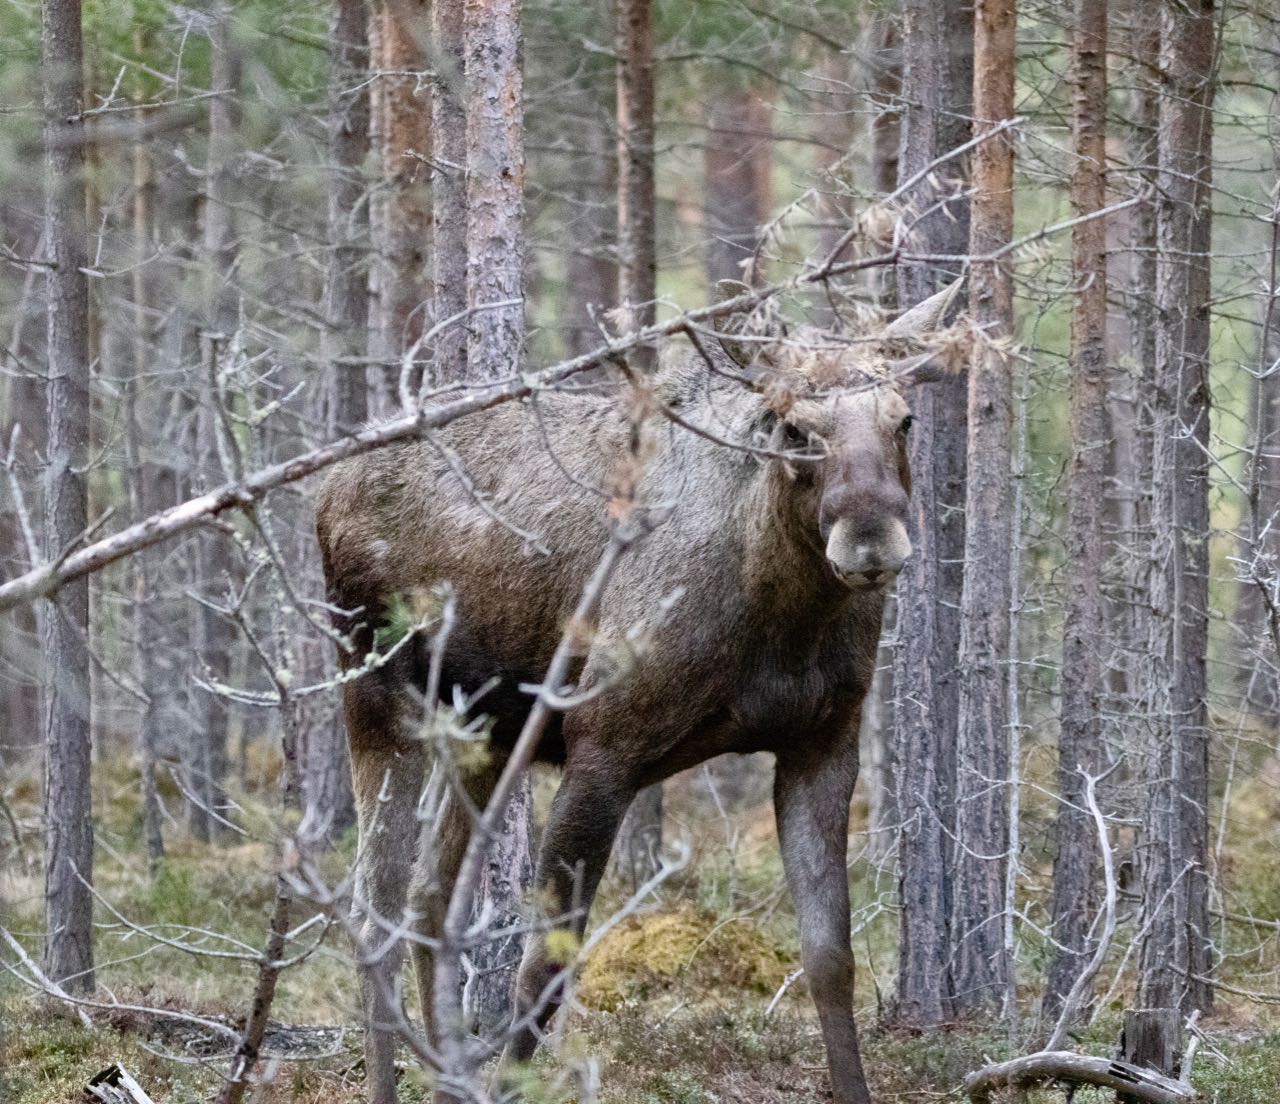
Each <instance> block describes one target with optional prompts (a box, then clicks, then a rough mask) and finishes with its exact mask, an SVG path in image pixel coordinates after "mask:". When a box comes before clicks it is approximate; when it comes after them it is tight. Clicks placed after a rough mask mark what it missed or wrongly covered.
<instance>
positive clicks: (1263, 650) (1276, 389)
mask: <svg viewBox="0 0 1280 1104" xmlns="http://www.w3.org/2000/svg"><path fill="white" fill-rule="evenodd" d="M1271 46H1272V49H1273V51H1276V53H1273V55H1272V56H1273V57H1280V26H1278V25H1276V24H1275V23H1273V24H1272V33H1271ZM1273 71H1274V70H1273ZM1272 83H1273V85H1274V84H1275V82H1274V80H1273V82H1272ZM1271 103H1272V110H1273V112H1274V111H1275V109H1276V107H1277V106H1280V91H1276V92H1273V93H1272V101H1271ZM1271 145H1272V171H1273V173H1277V174H1280V136H1277V135H1276V134H1275V132H1274V131H1273V132H1272V135H1271ZM1270 222H1271V233H1270V242H1269V243H1268V245H1269V250H1268V252H1269V256H1268V258H1267V261H1266V273H1267V277H1266V280H1265V281H1264V283H1263V291H1262V295H1261V297H1260V301H1259V304H1258V326H1259V330H1260V331H1261V332H1260V336H1259V341H1258V359H1257V363H1256V364H1255V368H1254V371H1255V373H1256V375H1255V379H1254V381H1253V387H1252V389H1251V392H1250V395H1249V427H1250V430H1251V436H1252V438H1253V440H1252V449H1251V454H1250V456H1249V464H1248V468H1247V480H1248V481H1247V488H1248V501H1247V507H1246V514H1245V517H1244V519H1243V521H1242V523H1241V526H1240V530H1241V533H1240V538H1241V539H1240V550H1239V553H1238V555H1239V557H1240V561H1241V565H1242V566H1241V567H1240V568H1239V569H1237V570H1238V574H1239V576H1240V580H1239V585H1238V587H1237V590H1236V608H1235V615H1234V617H1233V618H1232V630H1233V635H1234V650H1235V654H1236V657H1237V664H1238V676H1237V677H1238V680H1239V681H1238V685H1239V687H1240V692H1241V699H1242V700H1241V707H1242V708H1243V709H1247V710H1248V711H1249V712H1250V713H1252V714H1253V715H1254V716H1256V717H1258V718H1260V719H1261V720H1262V721H1263V723H1265V724H1267V725H1268V726H1271V727H1275V726H1276V725H1277V724H1278V723H1280V685H1278V684H1277V676H1276V668H1275V663H1276V660H1277V658H1278V657H1277V656H1276V654H1275V649H1274V646H1273V645H1272V643H1271V642H1270V631H1269V628H1268V619H1267V613H1268V611H1267V609H1266V603H1265V601H1264V600H1263V596H1262V593H1261V592H1260V589H1259V587H1260V586H1265V587H1267V588H1268V589H1270V590H1271V591H1272V593H1274V592H1275V588H1276V584H1277V577H1276V572H1277V570H1278V567H1280V534H1277V532H1276V529H1277V524H1278V523H1280V517H1278V516H1277V515H1278V514H1280V373H1276V372H1274V371H1272V370H1271V369H1272V365H1274V364H1276V363H1277V360H1278V359H1280V194H1276V193H1273V194H1272V207H1271V219H1270Z"/></svg>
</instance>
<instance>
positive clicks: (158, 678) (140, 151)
mask: <svg viewBox="0 0 1280 1104" xmlns="http://www.w3.org/2000/svg"><path fill="white" fill-rule="evenodd" d="M148 44H149V36H148V35H146V34H145V32H143V31H141V30H135V32H134V50H135V53H136V54H137V55H138V56H139V57H141V56H143V51H144V50H145V49H146V48H147V46H148ZM142 99H143V96H142V95H141V94H140V95H139V102H141V101H142ZM154 196H155V174H154V171H153V167H152V164H151V150H150V148H149V147H148V145H147V141H146V139H145V138H139V139H138V140H137V141H136V142H134V145H133V264H134V269H133V274H132V284H133V334H132V337H133V345H132V351H133V363H132V369H133V378H132V379H131V380H129V382H128V384H127V391H126V394H127V396H128V399H127V402H128V424H129V427H130V428H129V434H128V441H127V449H128V461H129V490H130V499H131V502H130V505H131V507H132V509H133V514H134V517H146V516H147V515H148V514H150V513H151V512H152V511H153V510H154V509H156V508H159V507H158V503H157V496H156V489H157V484H159V483H160V482H161V480H160V479H159V478H158V474H157V477H156V478H152V476H153V474H156V473H150V472H148V471H147V470H146V461H145V459H144V458H143V455H142V440H143V433H144V430H143V425H142V420H141V418H140V417H139V412H138V400H139V397H140V392H141V390H142V389H143V384H142V380H143V379H144V378H145V376H146V373H147V372H148V371H149V370H150V369H151V366H152V363H153V353H152V346H151V342H150V341H149V340H148V338H149V336H150V329H151V324H150V320H149V318H148V313H147V312H148V308H149V304H150V301H151V294H150V292H151V288H150V281H149V280H148V279H147V274H148V267H147V264H146V259H147V256H148V254H149V252H150V249H151V241H152V210H153V206H154V203H153V200H154ZM133 565H134V587H135V590H134V606H133V620H134V635H135V638H136V648H137V655H138V683H139V685H140V686H141V687H142V692H143V694H144V695H145V696H146V702H145V704H144V705H143V707H142V718H141V724H140V725H139V726H138V759H139V763H140V767H141V770H140V774H141V784H142V835H143V839H144V841H145V843H146V848H147V867H148V870H149V871H150V873H151V875H152V876H153V877H154V876H155V874H156V872H157V871H158V870H159V867H160V862H161V860H162V859H163V858H164V831H163V828H162V825H161V806H160V794H159V792H158V791H157V789H156V762H157V759H158V755H159V746H160V738H161V732H162V729H161V709H162V707H163V701H164V696H165V693H166V687H165V685H164V678H163V674H162V672H161V670H160V664H159V655H158V650H159V648H160V647H161V646H162V644H161V640H162V638H163V631H162V629H161V626H160V624H159V620H160V619H159V618H157V617H156V616H155V611H154V609H153V602H154V600H155V597H156V596H155V591H154V587H153V572H152V571H151V570H150V564H149V560H148V557H147V556H146V555H145V554H144V555H141V556H136V557H135V558H134V561H133Z"/></svg>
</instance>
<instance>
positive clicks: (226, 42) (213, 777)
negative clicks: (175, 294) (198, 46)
mask: <svg viewBox="0 0 1280 1104" xmlns="http://www.w3.org/2000/svg"><path fill="white" fill-rule="evenodd" d="M231 19H232V14H231V9H230V7H228V6H226V5H221V4H220V5H218V6H217V7H215V9H214V11H213V18H212V21H211V24H210V29H209V55H210V86H211V88H212V89H213V90H214V91H216V92H219V93H221V94H220V95H216V96H213V97H211V98H210V100H209V148H208V158H207V162H206V166H205V196H204V211H203V217H204V226H203V235H202V236H203V242H202V250H201V262H202V264H203V265H204V266H205V271H204V281H205V298H204V309H205V314H204V318H203V321H202V325H201V331H200V371H201V385H202V392H201V394H202V408H201V410H200V421H199V434H200V441H199V453H200V459H201V463H202V464H203V466H204V471H203V473H202V474H203V477H204V479H205V480H206V481H207V483H208V484H209V485H215V484H217V483H220V482H222V481H223V480H224V479H226V478H228V477H230V476H232V475H233V474H234V473H232V472H229V471H226V470H225V466H224V464H223V463H222V458H223V457H224V456H225V455H226V445H225V440H224V439H223V434H224V430H223V427H222V419H223V411H222V406H223V401H224V399H223V394H222V388H221V386H220V385H219V383H218V376H219V373H220V372H222V370H223V367H224V365H223V358H224V356H225V354H226V349H227V347H228V345H229V344H230V342H231V338H232V335H233V334H234V332H235V330H236V327H237V326H238V324H239V320H238V317H237V315H238V307H237V300H236V295H235V291H234V289H233V287H232V270H233V267H234V265H235V253H236V242H235V232H236V220H235V215H234V212H233V209H232V196H233V190H234V189H233V178H232V164H231V162H232V158H233V156H234V154H235V143H236V124H237V115H238V111H237V105H236V96H237V95H238V93H239V86H240V58H239V55H238V48H237V46H236V44H235V43H234V42H233V40H232V34H231ZM229 568H230V557H229V555H228V547H227V544H226V541H225V539H224V538H223V537H222V536H221V535H220V534H217V533H214V534H210V535H209V536H208V537H207V538H206V540H205V541H204V544H203V551H202V554H201V558H200V569H201V575H202V577H203V578H202V583H203V589H204V590H205V592H206V594H207V595H208V596H210V597H212V598H214V599H215V600H217V599H218V598H219V597H220V596H221V595H222V593H223V592H224V591H225V590H226V585H227V573H228V571H229ZM200 622H201V631H202V641H201V645H202V646H201V651H202V658H203V660H204V663H205V665H206V667H207V668H208V669H209V671H210V673H211V674H212V677H213V679H214V680H215V681H217V682H221V683H226V682H227V681H228V678H229V676H230V672H231V661H232V650H233V648H234V646H235V641H236V632H235V627H234V625H232V624H231V622H230V621H228V620H227V619H226V618H225V617H223V616H222V615H220V614H218V613H216V612H215V611H213V610H211V609H207V608H202V609H201V611H200ZM203 715H204V724H203V726H202V731H201V732H200V733H199V734H198V755H197V762H196V767H195V775H194V778H193V779H192V785H191V790H192V793H193V794H195V795H196V799H197V800H196V803H195V804H194V805H193V806H192V808H191V809H190V814H191V815H190V822H191V828H192V831H193V832H194V833H195V835H196V836H197V837H198V838H199V839H202V840H216V839H218V838H219V837H221V836H222V835H224V827H223V825H222V823H221V820H220V818H221V817H223V816H224V815H225V810H226V794H225V788H226V778H227V739H228V729H229V727H230V716H229V713H228V709H227V703H226V702H225V701H224V700H223V699H221V698H219V697H218V696H216V695H214V694H209V693H206V694H205V696H204V709H203Z"/></svg>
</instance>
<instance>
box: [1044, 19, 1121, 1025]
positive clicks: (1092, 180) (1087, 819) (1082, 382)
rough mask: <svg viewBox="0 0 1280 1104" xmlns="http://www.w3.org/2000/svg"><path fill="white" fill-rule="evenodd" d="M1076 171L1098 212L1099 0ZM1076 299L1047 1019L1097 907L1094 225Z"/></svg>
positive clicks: (1080, 79) (1075, 196)
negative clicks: (1090, 794)
mask: <svg viewBox="0 0 1280 1104" xmlns="http://www.w3.org/2000/svg"><path fill="white" fill-rule="evenodd" d="M1072 65H1073V70H1074V72H1073V103H1072V130H1073V132H1074V139H1075V140H1074V146H1075V151H1074V152H1075V157H1076V162H1075V169H1074V171H1073V173H1072V178H1071V213H1072V215H1073V216H1076V217H1083V216H1087V215H1090V214H1093V213H1095V212H1097V211H1100V210H1102V208H1103V207H1105V206H1106V202H1107V201H1106V156H1107V150H1106V137H1107V135H1106V109H1107V0H1076V10H1075V27H1074V30H1073V42H1072ZM1071 254H1072V272H1073V277H1074V280H1075V282H1076V284H1077V285H1078V286H1079V287H1080V291H1079V292H1077V294H1076V299H1075V304H1074V308H1073V313H1072V316H1071V372H1072V375H1071V441H1072V448H1071V461H1070V467H1069V473H1068V474H1069V480H1070V483H1069V489H1068V506H1067V531H1066V540H1067V547H1066V577H1067V604H1066V613H1065V617H1064V623H1063V641H1062V714H1061V723H1060V728H1059V736H1058V796H1059V798H1060V802H1059V805H1058V810H1057V844H1058V853H1057V858H1056V860H1055V861H1054V865H1053V937H1054V940H1055V941H1056V942H1057V943H1058V945H1059V950H1057V952H1056V953H1055V954H1054V957H1053V959H1052V961H1051V962H1050V965H1049V972H1048V978H1047V980H1046V983H1045V992H1044V998H1043V1003H1042V1010H1043V1014H1044V1017H1045V1019H1046V1020H1048V1019H1051V1018H1052V1017H1055V1016H1056V1015H1057V1013H1058V1011H1059V1009H1060V1008H1061V1007H1062V1002H1063V1001H1064V999H1065V998H1066V996H1067V993H1068V992H1070V990H1071V987H1072V985H1073V984H1074V983H1075V980H1076V978H1077V977H1078V976H1079V974H1080V971H1081V970H1082V969H1083V967H1084V965H1085V963H1086V961H1087V959H1088V955H1089V953H1090V939H1089V929H1090V927H1091V925H1092V923H1093V918H1094V916H1093V914H1094V909H1095V907H1096V905H1095V903H1096V901H1097V900H1098V891H1097V886H1096V884H1095V883H1096V872H1097V865H1098V840H1097V830H1096V828H1095V827H1094V824H1093V818H1092V817H1091V816H1090V814H1089V811H1088V809H1087V808H1086V807H1085V796H1084V795H1085V781H1084V776H1083V774H1082V772H1084V771H1087V772H1088V773H1089V774H1091V775H1096V774H1097V773H1098V767H1099V764H1100V763H1101V762H1102V758H1103V756H1102V746H1101V740H1102V732H1101V707H1102V702H1103V698H1104V692H1105V687H1104V685H1103V678H1102V662H1101V656H1102V642H1103V634H1102V612H1103V608H1102V579H1103V567H1104V562H1103V551H1104V550H1103V533H1102V520H1103V518H1102V510H1103V504H1104V501H1105V493H1104V491H1105V489H1104V475H1105V461H1106V447H1107V432H1108V426H1107V226H1106V222H1105V220H1103V219H1101V218H1094V219H1092V220H1091V221H1089V222H1081V223H1079V224H1078V225H1077V226H1076V227H1075V229H1074V230H1073V231H1072V239H1071Z"/></svg>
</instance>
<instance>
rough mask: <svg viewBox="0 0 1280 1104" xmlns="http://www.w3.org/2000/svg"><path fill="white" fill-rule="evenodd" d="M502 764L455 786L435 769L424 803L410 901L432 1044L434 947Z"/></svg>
mask: <svg viewBox="0 0 1280 1104" xmlns="http://www.w3.org/2000/svg"><path fill="white" fill-rule="evenodd" d="M501 766H502V764H501V763H500V762H499V763H490V764H489V765H487V766H485V767H484V768H482V769H479V770H473V771H470V772H468V773H467V774H466V775H465V776H464V777H463V778H461V779H459V780H458V782H456V783H452V784H451V783H450V782H449V781H447V780H446V779H445V776H444V772H443V769H442V768H441V767H439V766H437V767H435V768H434V769H433V770H432V774H431V782H430V783H429V785H428V793H427V795H426V797H425V799H424V801H423V803H422V804H423V812H424V813H425V814H426V816H427V817H428V818H429V819H424V820H423V821H422V823H421V826H420V831H421V836H420V842H419V844H418V857H417V862H416V863H415V865H414V871H413V880H412V883H411V886H410V890H409V904H410V907H411V908H412V909H413V912H414V914H415V916H416V917H417V922H416V929H417V934H418V935H419V936H420V938H419V939H417V940H415V941H414V943H413V948H412V956H413V968H414V974H415V975H416V977H417V982H418V1000H419V1003H420V1005H421V1007H422V1021H423V1023H424V1024H425V1025H426V1029H427V1039H428V1041H430V1042H431V1044H432V1045H433V1046H434V1045H435V1044H436V1043H437V1042H438V1041H439V1033H438V1032H437V1030H436V1025H435V1001H434V999H433V992H432V991H433V988H434V976H435V957H434V955H433V954H432V952H431V947H432V945H433V944H434V943H435V942H437V941H438V940H439V939H440V937H441V935H442V934H443V931H444V916H445V911H446V910H447V909H448V907H449V897H450V896H451V895H452V893H453V886H454V883H455V882H456V881H457V879H458V870H459V869H460V867H461V866H462V859H463V856H464V855H465V854H466V850H467V845H468V844H469V843H470V841H471V830H472V824H473V820H474V817H475V816H477V815H479V812H483V810H484V807H485V805H486V804H487V803H488V801H489V795H490V794H491V793H492V792H493V786H494V783H495V782H496V781H497V778H498V774H499V772H500V770H501ZM460 791H461V792H460Z"/></svg>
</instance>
